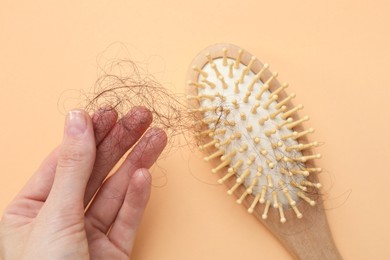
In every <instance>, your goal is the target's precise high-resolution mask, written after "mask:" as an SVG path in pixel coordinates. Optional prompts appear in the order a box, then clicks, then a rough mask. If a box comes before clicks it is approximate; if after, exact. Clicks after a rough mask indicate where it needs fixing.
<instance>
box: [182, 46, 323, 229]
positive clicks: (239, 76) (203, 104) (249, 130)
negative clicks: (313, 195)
mask: <svg viewBox="0 0 390 260" xmlns="http://www.w3.org/2000/svg"><path fill="white" fill-rule="evenodd" d="M224 52H225V54H224V56H223V57H218V58H215V59H211V56H210V55H209V54H208V55H207V56H208V60H209V62H207V63H205V65H204V66H203V67H202V68H198V67H193V70H194V71H196V72H197V73H198V77H197V82H193V83H192V84H193V85H198V86H201V87H197V96H196V97H192V98H196V99H197V100H198V101H199V108H197V109H194V110H193V111H194V112H201V113H203V120H202V122H200V123H202V124H206V125H207V128H208V129H209V131H206V132H208V133H210V136H211V138H212V140H211V141H209V142H207V143H206V144H203V145H201V146H200V148H201V149H204V148H209V147H212V146H214V147H215V148H216V150H215V151H214V150H213V151H212V152H211V154H210V155H209V156H207V157H205V159H206V160H207V161H208V160H211V159H217V160H220V163H219V165H218V166H217V167H216V168H214V169H213V172H217V171H223V170H225V171H226V169H229V170H228V171H227V173H226V174H225V176H224V177H223V178H221V179H220V183H222V182H224V181H225V180H227V179H228V178H232V177H233V176H234V177H235V178H236V182H235V184H234V185H233V187H232V188H231V189H230V190H229V191H228V193H229V194H232V193H233V192H234V191H235V189H237V188H238V187H239V186H240V185H243V186H244V187H245V191H244V192H243V193H242V194H241V196H240V198H239V199H238V200H237V202H238V203H241V202H242V200H243V199H244V198H245V197H246V196H247V195H249V194H251V195H252V196H254V200H253V201H254V203H252V206H251V207H250V208H249V210H248V211H250V212H252V211H253V208H254V207H255V206H256V204H257V203H260V204H264V205H265V206H264V214H263V218H266V217H267V212H268V209H269V208H270V206H272V207H274V208H277V209H278V210H279V214H280V220H281V221H282V222H285V221H286V219H285V218H284V212H283V208H284V207H286V206H290V207H292V208H293V210H294V211H295V213H296V215H297V217H299V218H300V217H302V214H301V213H300V212H299V210H298V209H297V207H296V203H297V201H299V200H300V199H303V200H305V201H306V202H308V203H309V204H310V205H314V204H315V202H314V201H313V200H311V199H310V198H308V197H307V196H306V195H305V191H306V186H310V187H314V188H319V187H320V184H318V183H311V182H309V181H306V180H305V176H307V175H308V174H309V171H308V169H307V167H306V165H305V161H306V160H309V159H316V158H319V157H320V155H313V156H304V155H303V154H302V153H301V151H300V150H301V149H300V148H303V146H305V147H306V146H307V147H311V146H316V142H314V143H312V144H307V145H306V144H300V143H299V142H298V141H297V139H298V138H299V137H301V136H303V135H305V134H307V133H311V132H313V130H312V129H309V130H306V131H302V132H300V133H298V132H295V131H294V127H295V126H296V125H298V124H299V123H301V122H303V121H306V120H307V119H308V117H305V118H303V119H300V120H296V121H295V122H292V121H293V120H292V119H291V118H289V116H290V115H291V114H293V113H294V112H296V110H298V109H300V108H302V107H301V106H298V107H296V108H291V107H290V108H287V107H285V106H284V105H285V103H287V102H285V103H283V102H282V103H281V104H278V102H279V103H280V102H281V100H280V98H278V97H277V95H275V94H279V93H280V92H281V91H283V89H284V88H285V87H281V88H279V89H278V90H269V84H267V87H266V88H264V85H265V84H264V82H265V80H263V81H262V80H260V78H261V77H260V74H261V73H262V72H261V70H260V72H258V74H255V73H254V72H253V71H252V70H251V68H250V67H251V65H252V64H253V62H254V61H255V60H256V59H255V58H254V57H252V59H251V62H249V64H248V65H245V64H243V63H241V62H240V58H236V59H233V58H228V57H227V56H226V50H224ZM239 56H240V55H239ZM251 63H252V64H251ZM265 69H267V66H266V65H265V66H263V70H265ZM266 80H267V79H266ZM269 80H272V78H271V79H269ZM268 83H269V82H268ZM275 91H276V92H278V93H275ZM293 95H294V96H295V94H293ZM189 98H191V97H189ZM287 120H288V121H287ZM294 147H296V148H297V147H298V149H294ZM318 169H319V168H318ZM318 169H317V168H316V169H313V170H312V171H319V170H318Z"/></svg>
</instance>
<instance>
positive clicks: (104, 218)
mask: <svg viewBox="0 0 390 260" xmlns="http://www.w3.org/2000/svg"><path fill="white" fill-rule="evenodd" d="M117 117H118V116H117V113H116V112H115V110H113V109H107V110H104V109H102V110H99V111H98V112H96V114H95V115H94V116H93V117H92V119H91V118H90V116H89V115H88V114H87V113H86V112H84V111H82V110H74V111H71V112H70V113H69V114H68V116H67V119H66V123H65V131H64V138H63V141H62V143H61V144H60V145H59V147H57V148H56V149H55V150H54V151H53V152H52V153H51V154H50V155H49V156H48V157H47V158H46V159H45V160H44V161H43V163H42V165H41V166H40V167H39V169H38V170H37V172H36V173H35V174H34V175H33V176H32V178H31V179H30V180H29V181H28V183H27V184H26V185H25V187H24V188H23V189H22V190H21V191H20V193H19V194H18V195H17V196H16V198H15V199H14V200H13V201H12V202H11V203H10V205H9V206H8V207H7V208H6V210H5V212H4V215H3V218H2V220H1V223H0V258H1V259H3V260H7V259H88V258H91V259H128V258H129V256H130V254H131V250H132V246H133V242H134V237H135V232H136V229H137V227H138V225H139V223H140V220H141V218H142V214H143V212H144V209H145V206H146V203H147V201H148V198H149V194H150V184H151V179H150V178H151V177H150V175H149V172H148V170H147V169H148V168H149V167H151V166H152V164H153V163H154V162H155V161H156V159H157V158H158V156H159V155H160V153H161V152H162V150H163V149H164V147H165V145H166V142H167V137H166V135H165V133H164V132H163V131H162V130H160V129H157V128H151V129H149V130H147V131H146V129H148V127H149V125H150V123H151V121H152V115H151V113H150V112H149V111H148V110H147V109H145V108H143V107H135V108H133V109H132V110H131V111H130V112H129V113H128V114H127V115H125V116H124V117H123V118H121V119H120V120H119V121H117ZM145 131H146V132H145ZM130 148H132V150H131V152H130V153H129V154H128V156H127V157H126V159H125V160H124V161H123V163H122V164H121V165H120V166H118V167H117V168H116V169H117V170H116V171H115V174H114V175H111V176H110V177H108V178H107V179H106V177H107V175H108V174H109V172H110V171H111V170H112V169H113V167H114V166H115V165H116V164H117V162H118V160H119V159H120V158H121V157H122V156H123V155H124V154H125V153H126V151H128V150H129V149H130ZM31 150H32V151H33V149H31ZM87 206H88V207H87Z"/></svg>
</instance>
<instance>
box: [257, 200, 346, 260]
mask: <svg viewBox="0 0 390 260" xmlns="http://www.w3.org/2000/svg"><path fill="white" fill-rule="evenodd" d="M300 206H301V207H302V212H304V213H305V217H304V218H303V219H297V218H295V217H294V212H291V211H286V216H288V221H287V222H286V223H280V221H279V216H278V215H277V214H273V213H271V214H270V215H269V216H268V219H267V220H263V219H262V218H261V214H262V213H261V211H255V212H254V214H255V215H256V217H258V218H259V219H260V220H261V222H262V223H263V224H264V225H265V226H266V227H267V228H268V229H269V230H270V231H271V232H272V233H273V234H274V235H275V236H276V237H277V238H278V239H279V240H280V242H281V243H282V244H283V245H284V246H285V247H286V249H287V250H288V251H289V252H290V253H291V254H292V255H293V256H294V258H296V259H302V260H306V259H307V260H309V259H310V260H312V259H326V260H339V259H342V257H341V254H340V253H339V251H338V249H337V247H336V245H335V243H334V240H333V237H332V233H331V232H330V228H329V225H328V221H327V218H326V215H325V211H324V209H323V208H322V207H321V205H317V206H316V207H311V206H307V205H305V204H304V203H302V205H300Z"/></svg>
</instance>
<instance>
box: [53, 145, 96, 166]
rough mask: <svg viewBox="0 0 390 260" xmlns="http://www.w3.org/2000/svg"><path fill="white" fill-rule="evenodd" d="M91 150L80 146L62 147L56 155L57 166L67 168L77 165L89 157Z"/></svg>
mask: <svg viewBox="0 0 390 260" xmlns="http://www.w3.org/2000/svg"><path fill="white" fill-rule="evenodd" d="M90 153H91V151H89V149H86V148H84V147H80V146H71V147H66V148H65V149H63V150H62V151H61V153H60V155H59V157H58V163H57V167H62V168H69V167H73V166H75V165H79V164H81V163H83V162H85V161H86V160H88V159H89V157H90Z"/></svg>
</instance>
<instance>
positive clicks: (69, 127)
mask: <svg viewBox="0 0 390 260" xmlns="http://www.w3.org/2000/svg"><path fill="white" fill-rule="evenodd" d="M86 129H87V119H86V118H85V113H84V112H83V111H81V110H72V111H70V112H69V113H68V116H67V118H66V134H67V135H68V136H72V137H79V136H80V135H82V134H83V133H84V132H85V130H86Z"/></svg>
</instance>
